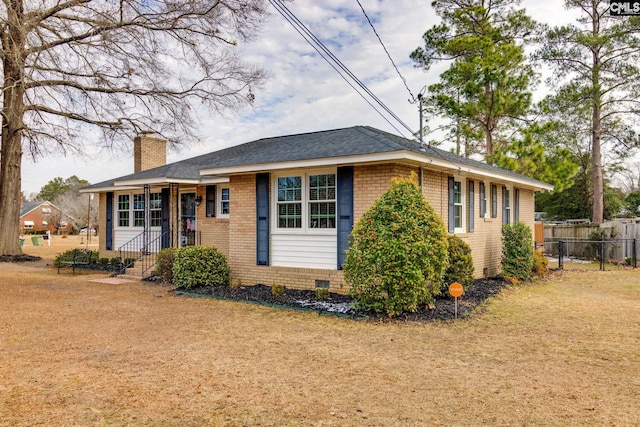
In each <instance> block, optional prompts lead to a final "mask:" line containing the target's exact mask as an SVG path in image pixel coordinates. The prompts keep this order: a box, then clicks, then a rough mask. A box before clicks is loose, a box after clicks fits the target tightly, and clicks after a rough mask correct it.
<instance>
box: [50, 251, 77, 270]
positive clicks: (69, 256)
mask: <svg viewBox="0 0 640 427" xmlns="http://www.w3.org/2000/svg"><path fill="white" fill-rule="evenodd" d="M74 251H75V249H67V250H66V251H64V252H62V253H61V254H58V255H56V256H55V257H54V258H53V265H54V267H63V266H64V265H63V264H62V262H63V261H73V254H74Z"/></svg>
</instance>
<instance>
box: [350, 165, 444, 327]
mask: <svg viewBox="0 0 640 427" xmlns="http://www.w3.org/2000/svg"><path fill="white" fill-rule="evenodd" d="M447 266H448V254H447V238H446V231H445V227H444V224H443V223H442V220H441V219H440V217H439V216H438V215H437V214H436V213H435V211H434V210H433V209H432V208H431V206H430V205H429V204H428V203H427V201H426V199H425V198H424V196H423V195H422V193H421V191H420V189H419V187H418V185H417V183H416V180H415V176H412V177H411V178H410V179H394V180H392V184H391V187H390V188H389V190H388V191H387V192H386V193H385V194H383V195H382V196H381V197H380V198H379V199H378V200H377V201H376V202H375V203H374V205H373V206H372V207H371V208H370V209H369V210H368V211H367V212H366V213H365V214H364V215H363V216H362V218H361V219H360V221H358V223H357V224H356V225H355V227H354V229H353V231H352V233H351V238H350V240H349V249H348V250H347V256H346V261H345V264H344V276H345V281H346V282H347V283H348V284H349V285H350V286H351V289H350V293H351V296H352V297H353V299H354V305H355V306H356V308H358V309H360V310H366V311H374V312H378V313H386V314H387V315H389V316H396V315H399V314H402V313H404V312H413V311H416V310H417V309H418V307H419V306H420V305H422V304H429V303H431V302H432V301H433V298H434V297H435V296H436V295H437V294H439V292H440V289H441V288H442V285H443V279H444V272H445V271H446V268H447Z"/></svg>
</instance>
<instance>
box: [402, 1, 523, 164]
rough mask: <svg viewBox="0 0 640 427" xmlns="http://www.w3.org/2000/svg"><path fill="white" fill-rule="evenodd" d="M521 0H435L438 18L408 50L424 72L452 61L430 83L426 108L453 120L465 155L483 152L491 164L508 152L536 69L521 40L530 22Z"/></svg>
mask: <svg viewBox="0 0 640 427" xmlns="http://www.w3.org/2000/svg"><path fill="white" fill-rule="evenodd" d="M518 4H519V0H436V1H434V2H433V4H432V5H433V7H434V9H435V11H436V13H437V14H438V16H440V17H441V18H442V23H441V24H440V25H436V26H434V27H432V28H431V29H429V30H428V31H427V32H425V33H424V35H423V40H424V47H419V48H417V49H416V50H414V51H413V52H412V53H411V58H412V59H413V60H414V62H415V63H416V66H418V67H422V68H423V69H424V70H425V71H428V70H429V69H430V68H431V66H432V65H433V64H434V63H436V62H440V61H448V62H450V66H449V69H447V70H446V71H445V72H443V73H442V74H441V75H440V81H439V82H438V83H436V84H434V85H431V86H430V87H429V95H428V96H427V97H425V99H424V102H425V104H426V108H427V110H428V111H430V112H432V113H434V114H437V115H440V116H444V117H446V118H448V119H450V120H451V121H452V123H453V124H454V126H453V127H454V128H455V129H456V131H455V134H456V136H457V138H458V139H463V140H464V141H466V142H467V146H466V147H465V154H466V155H471V154H473V153H480V154H482V155H483V156H484V157H485V159H486V161H487V162H489V163H493V162H494V154H495V153H496V152H497V151H499V150H502V151H506V150H505V146H506V145H507V144H509V135H510V134H512V133H513V127H514V125H516V126H517V123H515V122H514V120H516V121H517V120H519V119H522V118H523V117H525V116H526V114H527V112H528V110H529V107H530V105H531V92H530V91H529V88H530V85H531V84H532V81H533V79H534V78H535V73H534V72H533V69H532V68H531V66H530V65H529V64H528V63H527V61H526V57H525V53H524V48H523V44H522V41H523V40H524V39H525V38H526V37H527V36H528V35H529V34H531V32H532V31H533V30H534V27H535V25H534V22H533V21H532V20H531V19H530V18H529V17H528V16H527V15H526V14H525V11H524V10H522V9H518V8H517V6H518Z"/></svg>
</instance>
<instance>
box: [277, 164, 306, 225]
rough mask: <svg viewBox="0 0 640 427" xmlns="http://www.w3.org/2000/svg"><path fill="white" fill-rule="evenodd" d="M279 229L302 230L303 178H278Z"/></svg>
mask: <svg viewBox="0 0 640 427" xmlns="http://www.w3.org/2000/svg"><path fill="white" fill-rule="evenodd" d="M277 211H278V228H282V229H296V228H302V176H286V177H280V178H278V197H277Z"/></svg>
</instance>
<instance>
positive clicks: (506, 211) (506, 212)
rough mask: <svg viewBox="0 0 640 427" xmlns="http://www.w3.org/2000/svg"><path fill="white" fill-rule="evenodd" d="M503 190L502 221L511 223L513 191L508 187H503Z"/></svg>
mask: <svg viewBox="0 0 640 427" xmlns="http://www.w3.org/2000/svg"><path fill="white" fill-rule="evenodd" d="M502 191H503V196H502V203H503V204H504V206H503V210H502V215H503V218H502V223H503V224H511V191H510V190H509V188H508V187H502Z"/></svg>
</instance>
